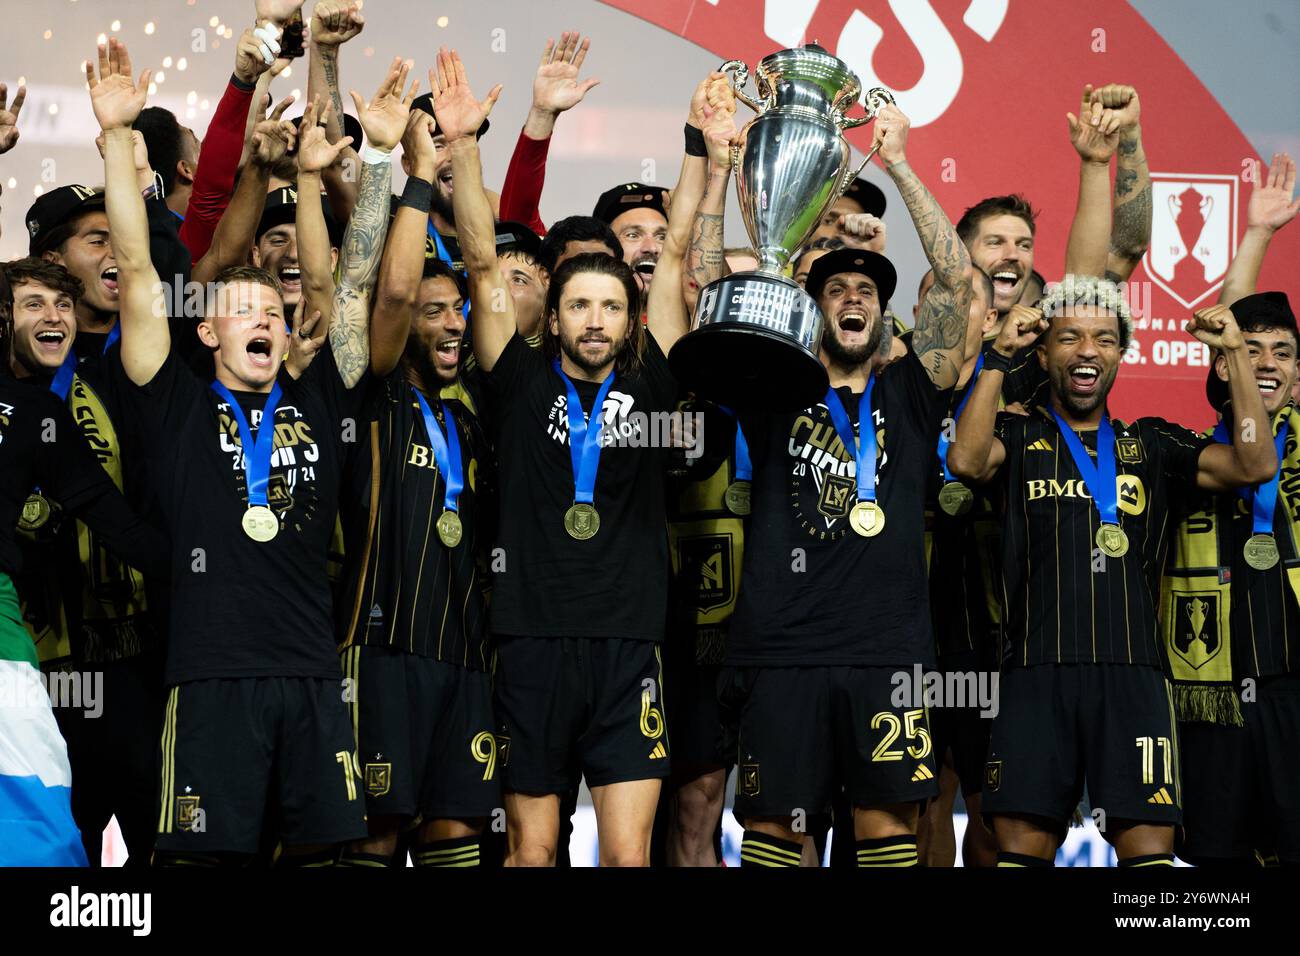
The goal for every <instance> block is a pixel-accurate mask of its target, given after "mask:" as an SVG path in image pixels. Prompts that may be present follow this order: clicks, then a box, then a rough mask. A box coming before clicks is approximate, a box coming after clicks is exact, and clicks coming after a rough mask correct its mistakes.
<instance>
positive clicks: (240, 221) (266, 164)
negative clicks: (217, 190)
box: [194, 96, 297, 283]
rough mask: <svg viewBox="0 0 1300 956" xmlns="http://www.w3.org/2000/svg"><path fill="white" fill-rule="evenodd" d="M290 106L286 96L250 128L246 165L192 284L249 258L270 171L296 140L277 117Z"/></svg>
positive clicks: (260, 215) (291, 101)
mask: <svg viewBox="0 0 1300 956" xmlns="http://www.w3.org/2000/svg"><path fill="white" fill-rule="evenodd" d="M291 103H293V97H292V96H289V97H286V98H285V99H284V100H282V101H281V102H280V103H279V105H277V106H276V108H275V109H274V110H273V111H272V112H271V116H270V118H268V119H264V120H262V121H261V122H260V123H258V124H257V126H256V127H255V128H254V129H253V135H252V138H251V139H250V140H249V156H248V163H247V164H246V165H245V166H244V171H243V172H242V173H241V174H240V176H239V185H238V186H236V187H235V194H234V196H232V197H231V199H230V205H229V206H227V207H226V211H225V212H224V213H222V214H221V221H220V222H219V223H217V231H216V232H214V233H213V234H212V244H211V245H210V246H208V251H207V252H205V253H204V254H203V258H202V259H200V260H199V261H198V262H196V263H195V264H194V281H195V282H199V283H206V282H211V281H212V280H213V279H214V278H216V276H217V274H218V273H219V272H220V271H221V270H222V269H225V268H228V267H230V266H236V265H240V264H242V263H243V262H244V261H245V260H247V259H248V250H249V248H250V247H251V246H252V245H253V240H254V237H255V236H256V234H257V223H258V221H259V220H260V219H261V218H262V210H263V209H265V208H266V192H267V188H268V186H269V185H270V182H271V168H272V167H273V166H275V164H276V163H277V162H278V161H279V160H280V158H281V157H282V156H284V154H285V153H286V152H287V151H288V150H289V148H290V147H291V146H292V145H293V143H294V140H295V139H296V137H297V131H296V130H295V129H294V128H293V124H292V123H289V122H286V121H285V120H282V119H281V118H280V117H281V116H283V115H284V111H285V110H286V109H288V108H289V106H290V104H291Z"/></svg>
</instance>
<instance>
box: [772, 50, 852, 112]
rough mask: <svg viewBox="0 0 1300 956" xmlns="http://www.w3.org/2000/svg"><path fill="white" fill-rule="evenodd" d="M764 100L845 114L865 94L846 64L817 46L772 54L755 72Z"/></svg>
mask: <svg viewBox="0 0 1300 956" xmlns="http://www.w3.org/2000/svg"><path fill="white" fill-rule="evenodd" d="M755 81H756V83H757V84H758V92H759V95H761V96H762V97H763V98H764V99H770V98H772V97H773V96H774V95H775V98H776V100H777V101H778V103H777V104H776V105H780V102H781V101H786V102H790V103H794V102H796V101H797V102H798V103H799V105H805V106H810V107H812V108H814V109H819V110H823V111H824V110H828V109H829V110H835V111H836V112H843V111H845V110H847V109H849V107H851V106H852V105H853V104H854V103H855V102H856V101H857V99H858V97H859V95H860V94H861V93H862V83H861V81H860V80H859V79H858V77H857V74H855V73H854V72H853V71H852V70H850V69H849V66H848V64H847V63H845V62H844V61H843V60H841V59H840V58H839V57H836V56H833V55H832V54H831V53H829V52H827V51H826V50H825V49H824V48H823V47H821V46H819V45H818V44H816V43H809V44H806V45H804V46H802V47H795V48H793V49H788V50H778V51H777V52H775V53H770V54H768V55H767V56H765V57H763V59H762V60H760V61H759V64H758V68H757V70H756V71H755Z"/></svg>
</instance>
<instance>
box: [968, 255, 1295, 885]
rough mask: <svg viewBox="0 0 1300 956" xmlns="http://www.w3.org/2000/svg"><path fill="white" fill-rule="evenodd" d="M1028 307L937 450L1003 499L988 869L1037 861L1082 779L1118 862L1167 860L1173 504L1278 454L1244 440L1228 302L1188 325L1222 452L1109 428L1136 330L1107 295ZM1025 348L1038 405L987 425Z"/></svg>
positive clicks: (1107, 291)
mask: <svg viewBox="0 0 1300 956" xmlns="http://www.w3.org/2000/svg"><path fill="white" fill-rule="evenodd" d="M1043 306H1044V308H1043V311H1042V312H1039V311H1038V310H1036V309H1030V308H1027V307H1025V306H1020V305H1017V306H1014V307H1013V308H1012V310H1011V312H1010V313H1009V315H1008V318H1007V320H1006V321H1004V322H1003V326H1002V329H1001V331H1000V332H999V333H998V338H997V340H996V342H995V343H994V346H993V348H992V349H991V350H989V351H988V352H986V353H985V362H984V370H983V372H982V374H981V375H980V377H979V379H978V380H977V382H976V384H975V387H974V389H973V391H972V394H971V399H970V401H969V403H968V404H967V406H966V408H965V410H964V411H963V413H962V415H961V418H960V419H959V420H958V422H957V430H956V431H957V434H956V441H954V442H953V444H952V446H951V447H950V448H949V451H948V466H949V468H950V469H951V470H952V472H953V473H954V474H955V475H957V476H958V477H961V478H965V479H969V480H972V481H979V482H988V481H992V480H994V479H996V480H997V481H998V482H999V484H1000V485H1001V490H1002V491H1003V492H1004V493H1005V495H1006V501H1007V505H1006V524H1005V530H1004V536H1003V548H1002V591H1003V607H1004V614H1003V620H1002V646H1001V656H1002V668H1003V669H1002V680H1001V699H1000V708H999V710H998V714H997V716H996V717H995V718H994V722H993V728H992V732H991V740H990V743H989V754H988V761H987V763H986V764H985V771H984V794H983V806H982V809H983V811H984V812H985V813H986V814H990V815H991V816H992V818H993V832H994V836H995V837H996V839H997V844H998V865H999V866H1051V865H1052V860H1053V859H1054V857H1055V854H1056V850H1057V848H1058V847H1059V846H1060V844H1061V841H1062V840H1063V839H1064V837H1065V833H1066V829H1067V827H1068V825H1069V819H1070V815H1071V814H1072V813H1073V812H1074V809H1075V807H1076V806H1077V804H1078V802H1079V799H1080V797H1081V796H1082V792H1083V788H1084V785H1085V783H1086V785H1087V789H1088V795H1089V799H1090V801H1091V803H1092V806H1094V807H1097V808H1101V809H1103V810H1104V811H1105V814H1106V826H1105V828H1104V830H1103V836H1104V837H1105V838H1106V839H1107V840H1108V841H1109V842H1110V843H1111V844H1112V845H1114V847H1115V851H1116V854H1117V856H1118V857H1119V861H1120V865H1121V866H1146V865H1171V864H1172V862H1173V854H1172V849H1173V840H1174V828H1175V826H1177V825H1178V823H1179V822H1180V807H1181V804H1182V799H1181V798H1182V789H1181V784H1180V775H1179V766H1178V759H1177V741H1178V736H1177V731H1176V728H1175V726H1174V723H1173V721H1174V717H1173V698H1172V694H1171V691H1170V687H1169V682H1168V681H1167V680H1166V679H1165V676H1164V673H1163V672H1162V669H1161V660H1162V649H1161V647H1160V641H1159V636H1158V628H1157V621H1156V614H1157V601H1158V597H1159V594H1158V590H1157V589H1158V587H1159V581H1158V579H1157V574H1158V569H1159V568H1160V565H1161V563H1162V561H1163V558H1164V555H1165V550H1166V546H1167V544H1168V531H1167V529H1168V528H1169V527H1170V509H1171V492H1174V491H1177V490H1178V489H1179V488H1180V487H1182V488H1186V487H1194V488H1201V489H1203V490H1207V491H1227V490H1231V489H1233V488H1236V487H1240V486H1241V485H1245V484H1249V483H1251V482H1255V481H1260V480H1262V479H1266V478H1268V477H1270V476H1271V475H1272V474H1273V473H1274V471H1275V470H1276V467H1277V456H1276V454H1275V452H1274V448H1273V444H1272V442H1269V441H1261V440H1257V438H1256V436H1255V430H1256V429H1258V431H1259V433H1260V434H1261V435H1262V434H1264V433H1265V429H1266V427H1267V426H1266V422H1267V418H1266V414H1267V413H1266V412H1265V409H1264V405H1263V402H1262V400H1261V398H1260V393H1259V389H1258V388H1257V387H1256V386H1255V379H1254V375H1253V373H1252V370H1251V365H1250V358H1249V353H1248V350H1247V346H1246V343H1245V341H1244V340H1243V338H1242V334H1241V332H1240V330H1239V328H1238V327H1237V323H1236V321H1235V319H1234V318H1233V315H1232V313H1231V312H1229V311H1228V310H1227V309H1226V308H1225V307H1223V306H1214V307H1213V308H1210V309H1204V310H1201V311H1200V312H1197V313H1196V315H1195V317H1194V318H1193V319H1192V321H1191V323H1190V324H1189V331H1191V333H1192V334H1193V335H1195V336H1196V338H1198V339H1199V340H1200V341H1202V342H1205V343H1206V344H1208V345H1210V346H1212V347H1216V348H1221V349H1223V350H1224V352H1225V355H1226V356H1227V359H1226V362H1227V371H1228V374H1229V376H1230V378H1231V383H1230V389H1231V394H1232V398H1233V406H1234V408H1236V409H1237V410H1238V420H1237V424H1238V426H1239V427H1237V428H1235V429H1234V430H1233V432H1232V437H1231V443H1230V444H1214V443H1212V442H1209V441H1208V440H1205V439H1199V438H1197V437H1196V436H1195V435H1193V434H1192V433H1191V432H1189V431H1187V430H1186V429H1184V428H1181V427H1179V426H1175V425H1170V424H1169V423H1168V422H1165V421H1163V420H1161V419H1156V418H1141V419H1138V420H1137V421H1136V422H1134V423H1132V424H1128V423H1125V422H1121V421H1118V420H1116V421H1112V420H1111V419H1110V417H1109V414H1108V412H1107V408H1106V399H1107V396H1108V395H1109V394H1110V390H1111V388H1112V386H1113V385H1114V383H1115V377H1116V374H1117V372H1118V371H1119V366H1120V357H1121V356H1122V355H1123V353H1124V349H1125V347H1126V346H1127V345H1128V342H1129V340H1130V338H1131V336H1132V334H1133V323H1132V318H1131V317H1130V315H1129V313H1128V307H1127V305H1126V304H1125V302H1124V299H1123V297H1122V296H1121V295H1120V293H1119V290H1118V288H1117V287H1116V286H1115V285H1114V284H1113V283H1111V282H1107V281H1105V280H1102V279H1096V278H1091V277H1075V276H1067V277H1066V278H1065V280H1064V281H1063V282H1061V283H1059V284H1056V285H1054V286H1049V287H1048V293H1047V295H1046V297H1045V298H1044V299H1043ZM1044 315H1046V316H1047V317H1048V318H1049V319H1050V324H1049V323H1048V322H1046V321H1044V318H1043V316H1044ZM1044 332H1045V333H1046V334H1045V335H1044V334H1043V333H1044ZM1040 335H1041V336H1042V338H1041V339H1039V338H1038V337H1039V336H1040ZM1035 340H1038V342H1039V344H1038V347H1037V359H1038V361H1039V363H1040V364H1041V366H1042V367H1043V369H1044V370H1045V371H1046V373H1047V378H1048V382H1049V385H1050V393H1049V397H1048V399H1047V400H1046V401H1045V402H1044V404H1042V405H1040V406H1038V407H1035V408H1034V409H1033V411H1032V412H1031V413H1030V414H1029V415H1028V416H1019V415H1011V414H1004V415H1002V416H998V413H997V408H998V397H999V394H1000V392H1001V389H1002V380H1003V376H1004V374H1005V373H1006V370H1007V368H1008V366H1009V364H1010V359H1011V357H1012V356H1013V355H1014V354H1015V352H1016V351H1017V350H1018V349H1021V348H1024V347H1025V346H1027V345H1028V344H1029V343H1031V342H1034V341H1035Z"/></svg>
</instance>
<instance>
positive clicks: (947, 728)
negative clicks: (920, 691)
mask: <svg viewBox="0 0 1300 956" xmlns="http://www.w3.org/2000/svg"><path fill="white" fill-rule="evenodd" d="M958 671H960V672H962V673H963V675H970V674H978V675H981V676H982V675H984V674H989V673H996V672H997V666H996V664H991V663H990V662H989V661H988V660H987V658H986V657H985V656H983V655H979V654H976V653H974V652H968V653H963V654H953V655H950V656H946V657H943V658H940V660H939V667H938V672H939V673H940V674H942V675H944V686H945V687H947V686H949V682H948V680H947V675H949V674H951V673H953V672H958ZM987 679H988V678H985V680H987ZM976 686H978V684H977V685H976ZM986 686H988V685H986ZM990 709H991V708H990ZM992 728H993V714H991V713H989V712H988V710H985V709H984V708H982V707H980V706H978V705H975V706H970V707H933V708H930V735H931V736H932V737H933V738H934V759H935V761H936V762H937V763H943V758H944V754H945V752H946V751H948V750H949V749H951V750H952V766H953V770H955V771H956V773H957V777H958V779H959V780H960V782H961V792H962V796H964V797H967V796H970V795H971V794H972V793H979V792H980V788H981V787H983V786H984V763H985V761H987V760H988V756H989V731H990V730H992Z"/></svg>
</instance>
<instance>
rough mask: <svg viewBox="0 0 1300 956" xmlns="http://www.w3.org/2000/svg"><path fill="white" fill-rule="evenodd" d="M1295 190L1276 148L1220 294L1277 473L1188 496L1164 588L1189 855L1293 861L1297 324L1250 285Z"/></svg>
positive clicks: (1223, 363) (1216, 402) (1295, 203)
mask: <svg viewBox="0 0 1300 956" xmlns="http://www.w3.org/2000/svg"><path fill="white" fill-rule="evenodd" d="M1294 190H1295V163H1294V162H1293V161H1292V160H1291V158H1290V157H1289V156H1287V155H1286V154H1279V155H1275V156H1274V157H1273V161H1272V164H1271V166H1270V168H1269V170H1268V175H1267V177H1266V178H1265V179H1264V180H1263V181H1262V182H1260V183H1258V184H1257V185H1256V186H1255V188H1254V190H1253V191H1252V192H1251V196H1250V200H1249V202H1248V204H1247V207H1246V222H1247V227H1246V235H1245V237H1244V238H1243V240H1242V243H1241V245H1240V247H1239V248H1238V250H1237V254H1236V255H1235V256H1234V257H1233V260H1232V263H1231V265H1230V266H1229V268H1228V273H1227V275H1226V276H1225V277H1224V283H1223V290H1222V292H1221V294H1220V297H1219V301H1220V302H1222V303H1224V304H1225V305H1228V306H1230V307H1231V309H1232V313H1233V315H1234V316H1236V318H1237V323H1238V325H1239V326H1240V328H1241V330H1242V334H1243V335H1244V336H1245V339H1246V346H1247V348H1248V349H1249V352H1250V362H1251V365H1252V367H1253V369H1254V374H1255V379H1256V381H1257V382H1258V384H1259V390H1260V393H1261V395H1262V396H1263V399H1264V407H1265V410H1266V411H1267V412H1268V414H1269V416H1270V420H1271V423H1272V429H1271V432H1270V434H1271V435H1272V436H1273V440H1274V442H1275V446H1276V448H1277V451H1278V457H1279V459H1281V460H1280V461H1279V467H1278V472H1277V475H1276V476H1275V477H1274V478H1272V479H1271V480H1270V481H1267V482H1264V483H1263V484H1260V485H1257V486H1255V487H1254V488H1248V489H1243V490H1242V491H1240V492H1236V493H1228V494H1220V495H1198V496H1196V499H1195V500H1193V502H1192V504H1191V506H1190V510H1191V512H1192V513H1191V514H1190V515H1189V516H1188V517H1187V519H1186V520H1185V521H1183V522H1182V523H1181V524H1180V525H1179V526H1178V529H1177V531H1176V533H1175V538H1174V546H1173V548H1172V549H1171V554H1170V559H1169V562H1168V566H1167V567H1166V571H1165V578H1164V587H1163V591H1162V595H1161V624H1162V628H1163V637H1164V642H1165V650H1166V653H1167V655H1168V660H1169V666H1170V671H1171V673H1172V675H1173V681H1174V704H1175V709H1176V712H1177V715H1178V719H1179V725H1178V735H1179V742H1180V744H1181V751H1180V753H1181V757H1182V766H1183V792H1184V794H1185V797H1184V800H1185V804H1184V809H1183V833H1182V839H1181V840H1180V841H1179V843H1178V845H1177V852H1178V855H1179V856H1180V857H1182V858H1183V859H1185V860H1187V861H1188V862H1190V863H1195V864H1196V865H1198V866H1210V865H1225V864H1236V865H1243V864H1244V865H1251V864H1255V863H1256V862H1257V860H1258V859H1260V858H1264V859H1269V860H1277V861H1280V862H1281V863H1282V864H1284V865H1292V866H1294V865H1296V864H1300V815H1298V814H1297V812H1296V799H1295V794H1296V792H1297V788H1298V787H1300V775H1298V774H1297V770H1296V765H1295V760H1294V759H1293V758H1294V754H1295V753H1296V749H1297V746H1300V735H1298V733H1297V728H1300V722H1298V721H1297V717H1296V702H1297V701H1300V695H1297V691H1296V687H1297V677H1296V673H1297V665H1296V661H1297V659H1300V658H1298V654H1297V651H1300V601H1298V599H1297V595H1296V591H1295V587H1294V585H1293V583H1292V578H1291V574H1290V571H1289V569H1288V566H1289V565H1291V564H1293V562H1294V561H1295V558H1296V554H1295V543H1294V542H1295V541H1296V540H1297V537H1296V531H1295V529H1294V517H1293V516H1294V514H1295V513H1296V509H1295V507H1294V506H1293V505H1292V503H1291V502H1292V494H1293V493H1292V492H1291V491H1290V489H1292V488H1293V487H1294V485H1295V482H1296V475H1297V471H1298V470H1300V462H1297V460H1296V453H1295V449H1296V447H1297V446H1296V436H1297V434H1300V418H1298V417H1297V413H1296V406H1295V403H1294V399H1293V395H1294V389H1295V387H1296V383H1297V381H1298V380H1300V374H1298V373H1297V349H1300V341H1298V339H1300V333H1298V332H1297V328H1296V319H1295V313H1294V311H1292V309H1291V305H1290V302H1289V301H1288V300H1287V297H1286V295H1285V294H1283V293H1281V292H1261V293H1256V292H1255V287H1256V283H1257V281H1258V278H1259V271H1260V268H1261V267H1262V265H1263V260H1264V255H1265V253H1266V252H1267V250H1268V246H1269V243H1270V242H1271V241H1272V238H1273V235H1274V234H1275V233H1276V232H1277V230H1279V229H1281V228H1282V227H1284V226H1285V225H1287V223H1289V222H1291V220H1292V219H1294V218H1295V216H1296V214H1297V212H1300V200H1296V199H1295V198H1294V196H1293V193H1294ZM1227 374H1228V371H1227V359H1226V358H1225V357H1219V356H1216V358H1215V361H1214V363H1213V366H1212V368H1211V370H1210V373H1209V377H1208V379H1207V382H1206V396H1207V397H1208V398H1209V399H1210V403H1211V404H1212V405H1213V406H1214V407H1215V410H1216V411H1218V412H1219V413H1220V416H1221V423H1220V425H1219V426H1218V427H1217V428H1215V429H1214V431H1213V432H1212V433H1211V434H1212V437H1213V438H1214V439H1215V440H1216V441H1221V440H1222V439H1223V437H1224V436H1225V435H1226V434H1231V432H1232V430H1233V428H1234V424H1233V419H1234V411H1233V408H1232V407H1231V406H1229V405H1226V404H1225V401H1226V399H1227V397H1228V385H1227ZM1264 438H1265V440H1267V438H1268V435H1267V434H1266V435H1265V436H1264Z"/></svg>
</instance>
